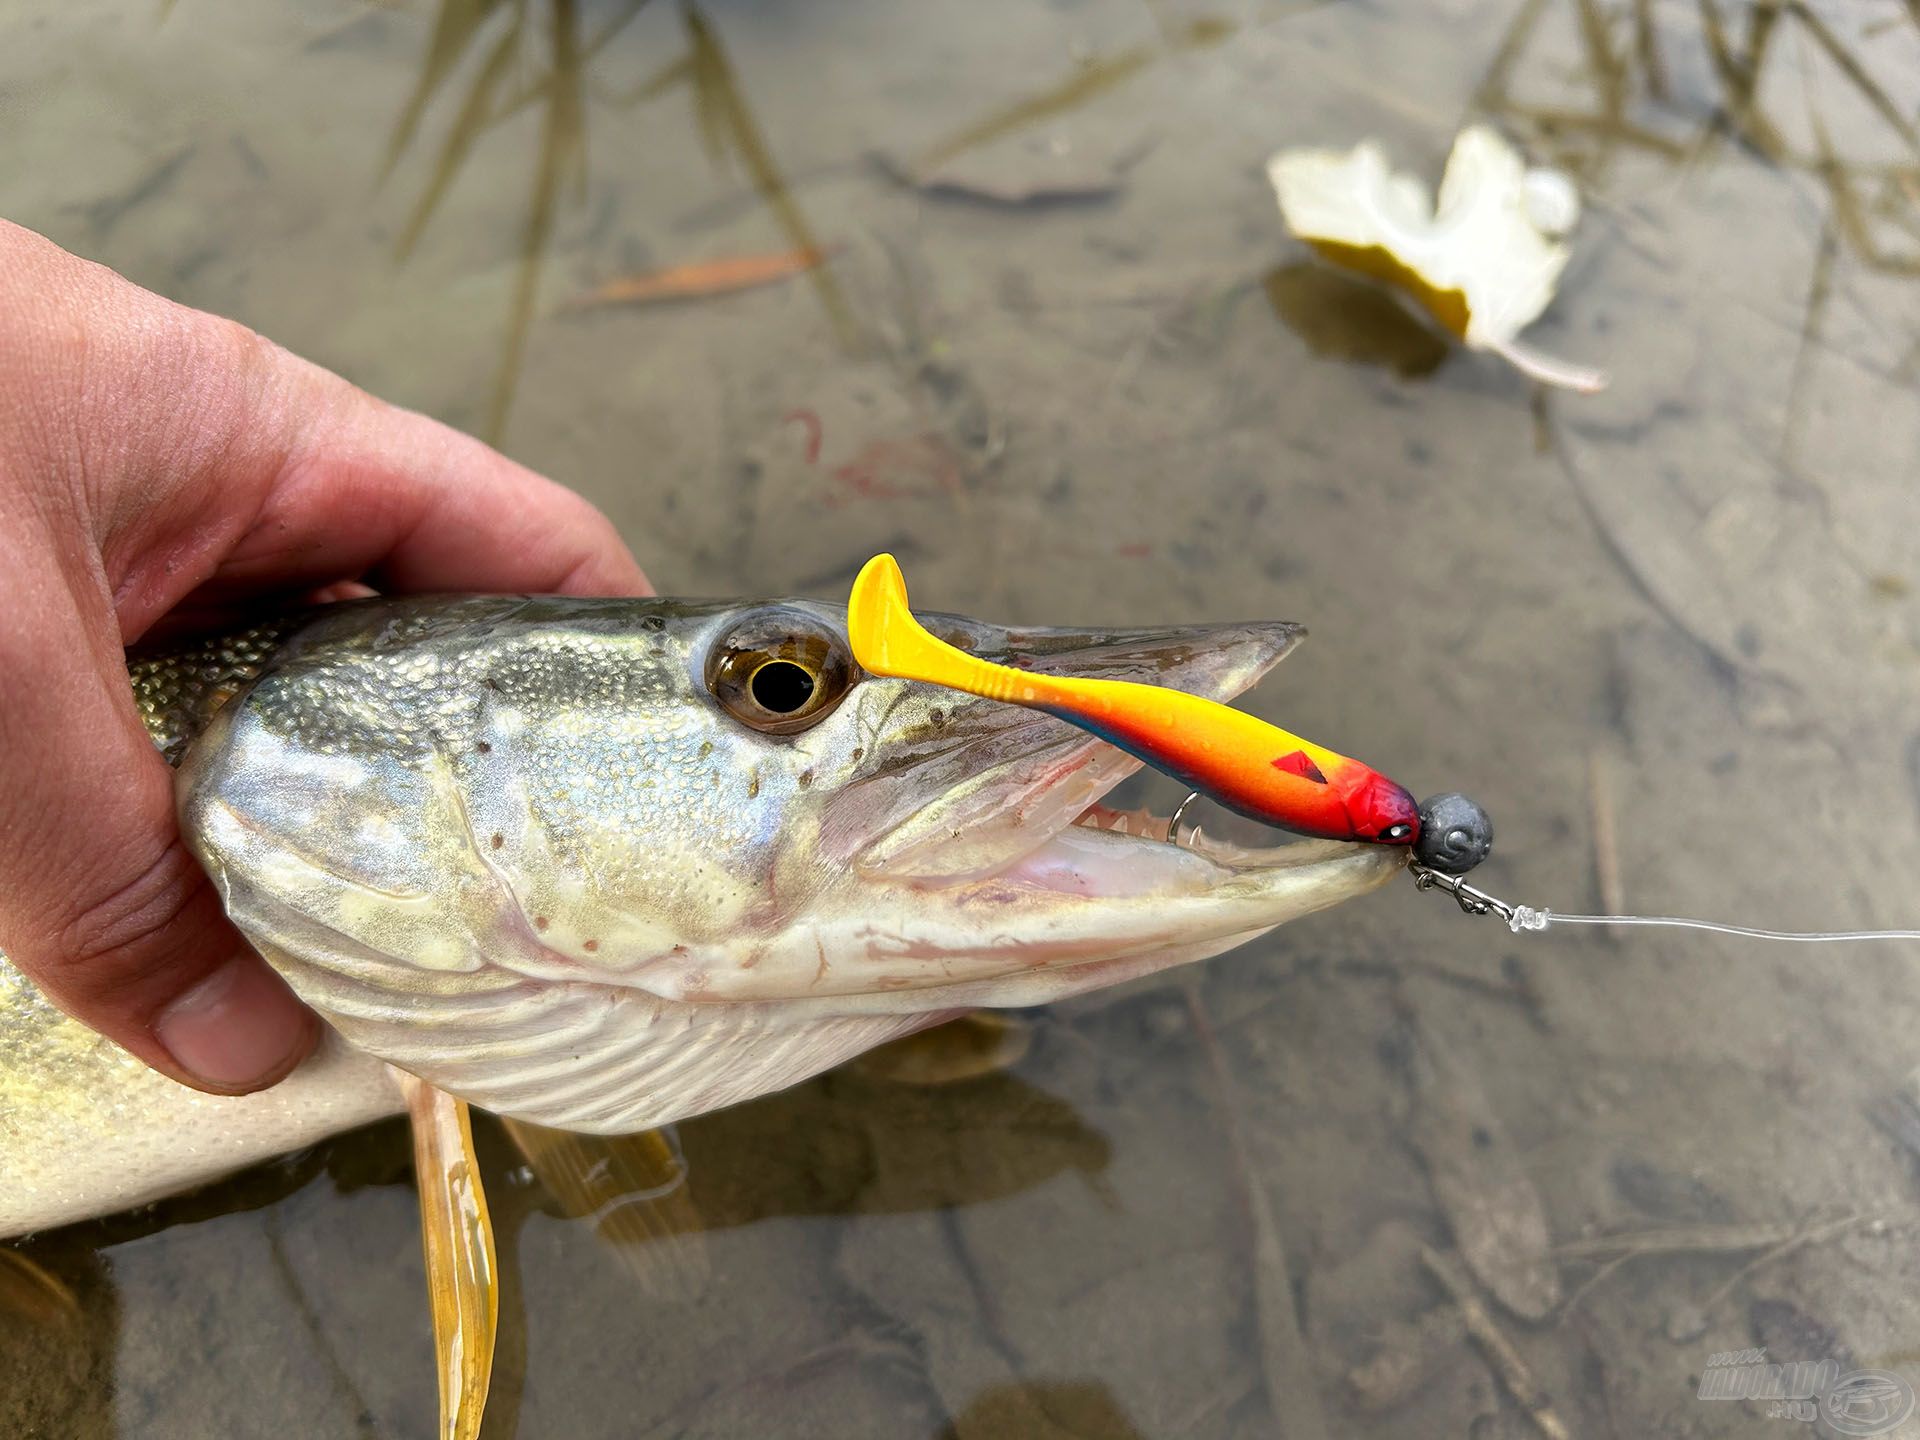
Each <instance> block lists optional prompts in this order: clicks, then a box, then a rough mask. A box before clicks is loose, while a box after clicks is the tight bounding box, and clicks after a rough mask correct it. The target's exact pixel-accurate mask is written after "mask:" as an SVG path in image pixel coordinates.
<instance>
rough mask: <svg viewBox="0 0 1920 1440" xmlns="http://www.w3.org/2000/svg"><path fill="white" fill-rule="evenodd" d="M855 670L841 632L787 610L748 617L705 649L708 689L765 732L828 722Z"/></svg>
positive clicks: (794, 730)
mask: <svg viewBox="0 0 1920 1440" xmlns="http://www.w3.org/2000/svg"><path fill="white" fill-rule="evenodd" d="M854 675H855V671H854V663H853V656H852V654H851V653H850V652H849V651H848V649H847V643H846V641H845V640H844V639H843V638H841V636H840V635H839V634H838V633H837V632H836V631H834V630H832V629H830V628H828V627H827V626H826V625H824V624H822V623H821V622H820V621H819V620H816V619H815V618H814V617H813V616H811V615H808V614H806V613H805V612H803V611H799V610H789V609H786V608H784V607H774V608H770V609H767V610H761V611H757V612H756V613H754V614H753V615H750V616H748V617H747V618H746V619H744V620H742V621H740V622H739V623H738V624H736V625H735V626H734V627H733V628H732V629H731V630H729V631H727V633H726V634H724V635H722V636H721V637H720V638H719V640H718V641H717V642H716V643H715V644H714V646H713V648H712V649H711V650H710V651H709V652H708V654H707V673H706V682H707V690H708V691H709V692H710V693H711V694H712V695H713V698H714V699H716V700H718V701H719V702H720V704H721V705H722V706H724V707H725V709H726V711H727V713H728V714H729V715H731V716H733V718H734V719H736V720H738V721H739V722H740V723H741V724H743V725H747V726H751V727H752V728H753V729H755V730H758V731H760V732H762V733H763V734H767V735H793V734H797V733H798V732H799V731H802V730H805V729H808V728H809V727H811V726H813V725H816V724H818V723H819V722H820V721H821V720H824V719H825V718H826V717H827V716H828V715H829V714H831V713H832V711H833V708H834V707H835V706H836V705H838V704H839V703H840V700H841V697H843V696H844V695H845V694H846V693H847V691H848V690H849V689H851V688H852V686H853V681H854Z"/></svg>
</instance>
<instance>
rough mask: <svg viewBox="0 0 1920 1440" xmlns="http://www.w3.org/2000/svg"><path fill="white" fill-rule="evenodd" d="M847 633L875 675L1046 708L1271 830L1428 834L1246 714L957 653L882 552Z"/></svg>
mask: <svg viewBox="0 0 1920 1440" xmlns="http://www.w3.org/2000/svg"><path fill="white" fill-rule="evenodd" d="M847 634H848V637H849V639H851V640H852V642H853V655H854V658H855V659H856V660H858V661H859V662H860V664H861V665H862V666H863V667H865V668H866V669H867V670H868V671H870V672H871V673H873V674H875V675H890V676H894V677H897V678H899V679H903V680H923V681H927V682H929V683H931V684H934V685H945V686H947V687H948V688H949V689H953V690H964V691H966V692H967V693H968V694H970V695H979V696H982V697H984V698H986V699H989V700H1003V701H1007V702H1010V703H1012V704H1015V705H1025V706H1029V707H1031V708H1032V709H1035V710H1044V711H1045V712H1046V713H1047V714H1049V715H1057V716H1058V717H1060V718H1061V719H1062V720H1066V721H1070V722H1071V723H1073V724H1075V725H1078V726H1080V727H1081V728H1082V729H1083V730H1090V731H1092V732H1093V733H1094V734H1095V735H1098V736H1099V737H1100V738H1101V739H1102V740H1105V741H1108V742H1109V743H1111V744H1114V745H1117V746H1119V747H1120V748H1121V749H1122V750H1125V751H1126V752H1127V753H1128V754H1129V755H1133V756H1136V757H1138V758H1139V759H1141V760H1144V761H1145V762H1146V763H1147V764H1149V765H1152V766H1153V767H1155V768H1156V769H1159V770H1164V771H1166V772H1167V773H1169V774H1171V775H1174V776H1176V777H1178V778H1179V779H1181V780H1184V781H1185V782H1186V783H1187V784H1189V785H1191V786H1193V788H1194V789H1196V790H1198V791H1200V792H1201V793H1202V794H1205V795H1208V796H1211V797H1212V798H1213V799H1215V800H1217V801H1219V802H1220V803H1221V804H1222V805H1225V806H1227V807H1228V808H1229V809H1231V810H1237V811H1239V812H1240V813H1241V814H1242V815H1246V816H1249V817H1251V818H1252V819H1255V820H1259V821H1262V822H1264V823H1265V824H1268V825H1279V826H1282V827H1284V828H1285V829H1288V830H1296V831H1299V832H1300V833H1301V834H1304V835H1318V836H1324V837H1325V838H1327V839H1332V840H1371V841H1375V842H1377V843H1379V844H1383V845H1412V844H1414V843H1415V842H1416V841H1417V840H1418V839H1419V838H1420V809H1419V807H1418V806H1417V805H1416V804H1415V803H1414V799H1413V796H1412V795H1410V794H1409V793H1408V792H1407V791H1406V789H1405V788H1404V787H1402V786H1400V785H1397V784H1395V783H1394V782H1393V781H1392V780H1389V779H1388V778H1387V777H1386V776H1384V775H1382V774H1381V773H1380V772H1379V771H1377V770H1374V769H1372V768H1371V767H1369V766H1366V765H1363V764H1361V763H1360V762H1359V761H1358V760H1354V759H1350V758H1349V757H1347V756H1345V755H1340V754H1336V753H1335V752H1334V751H1332V750H1329V749H1327V748H1326V747H1325V746H1321V745H1316V744H1314V743H1313V742H1312V741H1311V740H1303V739H1301V738H1300V737H1299V736H1298V735H1293V734H1290V733H1288V732H1287V731H1285V730H1282V729H1280V728H1279V727H1278V726H1275V725H1269V724H1268V723H1267V722H1266V721H1264V720H1261V719H1258V718H1257V717H1255V716H1252V715H1248V714H1246V713H1245V712H1244V711H1240V710H1235V709H1233V708H1232V707H1231V706H1228V705H1221V704H1218V703H1217V702H1215V701H1212V700H1204V699H1202V698H1201V697H1199V696H1198V695H1188V694H1186V693H1185V692H1183V691H1179V690H1167V689H1163V688H1161V687H1160V686H1158V685H1141V684H1136V683H1135V682H1133V681H1130V680H1083V679H1077V678H1070V677H1066V676H1060V675H1037V674H1033V673H1031V672H1029V671H1026V670H1016V669H1013V668H1012V667H1010V666H1006V665H995V664H993V663H991V662H990V661H986V660H982V659H980V658H979V657H978V656H976V655H969V654H967V653H966V652H965V651H964V650H957V649H955V648H954V647H953V646H951V645H949V644H947V643H946V642H945V641H943V640H939V639H937V638H935V637H934V636H932V635H930V634H928V633H927V631H926V629H925V628H924V627H922V626H921V624H920V622H919V621H917V620H915V619H914V618H913V612H912V611H911V610H910V609H909V608H908V606H907V582H906V578H905V577H904V576H902V575H901V573H900V566H899V564H898V563H897V562H896V561H895V560H894V558H893V556H891V555H876V556H874V557H873V559H871V560H869V561H868V562H867V564H866V566H865V568H864V569H862V570H861V572H860V575H859V578H857V579H856V580H855V581H854V582H853V594H852V596H851V597H850V599H849V600H848V602H847Z"/></svg>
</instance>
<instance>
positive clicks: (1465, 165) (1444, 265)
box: [1267, 125, 1607, 393]
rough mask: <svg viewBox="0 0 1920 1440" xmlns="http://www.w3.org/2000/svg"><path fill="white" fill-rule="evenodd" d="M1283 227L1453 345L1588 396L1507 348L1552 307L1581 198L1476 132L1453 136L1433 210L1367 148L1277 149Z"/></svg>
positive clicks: (1561, 374) (1274, 171) (1554, 369)
mask: <svg viewBox="0 0 1920 1440" xmlns="http://www.w3.org/2000/svg"><path fill="white" fill-rule="evenodd" d="M1267 176H1268V178H1269V179H1270V180H1272V182H1273V188H1274V192H1275V193H1276V194H1277V195H1278V196H1279V199H1280V213H1281V215H1282V216H1283V217H1284V218H1285V220H1286V222H1287V227H1288V228H1289V229H1290V230H1292V231H1293V233H1294V234H1295V235H1298V236H1299V237H1300V238H1301V239H1302V240H1305V241H1306V242H1307V243H1308V244H1309V245H1311V246H1313V248H1314V249H1315V250H1317V251H1319V253H1320V254H1321V255H1323V256H1324V257H1326V258H1327V259H1328V260H1330V261H1332V262H1333V263H1334V264H1336V265H1339V266H1341V267H1343V268H1345V269H1348V270H1352V271H1354V272H1356V273H1358V274H1361V275H1365V276H1367V277H1368V278H1369V279H1372V280H1376V281H1379V282H1381V283H1383V284H1386V285H1389V286H1391V287H1393V288H1394V289H1395V290H1396V291H1397V292H1399V293H1400V294H1402V295H1404V296H1406V297H1407V298H1409V299H1411V300H1412V301H1414V302H1415V303H1416V304H1417V305H1418V306H1419V307H1420V308H1421V309H1422V310H1423V311H1425V312H1426V314H1428V315H1429V316H1431V317H1432V318H1433V320H1434V321H1436V322H1437V323H1438V324H1439V325H1440V327H1441V328H1442V329H1444V330H1445V331H1447V333H1448V334H1450V335H1452V336H1453V337H1454V338H1455V339H1457V340H1459V341H1461V342H1463V343H1464V344H1466V345H1469V346H1471V347H1473V348H1474V349H1476V350H1490V351H1492V352H1493V353H1494V354H1496V355H1499V356H1500V357H1501V358H1503V359H1505V360H1506V361H1508V362H1509V363H1510V364H1512V365H1513V366H1515V367H1516V368H1517V369H1519V370H1521V371H1522V372H1523V373H1525V374H1527V375H1530V376H1532V377H1533V378H1534V379H1536V380H1540V381H1543V382H1544V383H1546V384H1549V385H1558V386H1561V387H1563V388H1565V389H1569V390H1578V391H1581V392H1583V393H1592V392H1593V391H1596V390H1599V389H1602V388H1604V387H1605V385H1606V383H1607V377H1606V376H1605V375H1604V374H1602V373H1601V372H1600V371H1598V370H1588V369H1584V368H1582V367H1580V366H1577V365H1570V364H1567V363H1565V362H1563V361H1559V360H1555V359H1552V358H1551V357H1549V356H1545V355H1541V354H1540V353H1538V352H1537V351H1534V350H1531V349H1529V348H1527V347H1526V346H1524V345H1522V344H1520V343H1519V341H1518V340H1517V339H1516V338H1515V337H1516V336H1518V334H1519V333H1520V331H1522V330H1523V329H1525V328H1526V327H1527V326H1528V325H1530V324H1532V323H1533V321H1534V320H1535V319H1537V318H1538V317H1539V315H1540V312H1541V311H1543V310H1545V309H1546V308H1547V304H1548V302H1549V301H1551V300H1552V299H1553V290H1554V286H1555V285H1556V284H1557V283H1558V282H1559V279H1560V272H1561V271H1562V270H1564V269H1565V268H1566V264H1567V247H1566V244H1565V236H1566V234H1567V233H1568V232H1569V231H1570V230H1571V229H1572V228H1573V226H1574V224H1575V223H1576V222H1577V221H1578V219H1579V197H1578V194H1577V193H1576V192H1575V191H1574V190H1573V188H1572V186H1571V184H1570V183H1569V182H1567V181H1566V179H1565V177H1563V176H1560V175H1559V174H1557V173H1556V172H1554V171H1547V170H1535V171H1528V170H1527V168H1526V165H1525V163H1524V162H1523V161H1522V160H1521V158H1520V155H1519V153H1518V152H1517V151H1516V150H1515V149H1514V148H1513V147H1512V146H1511V145H1509V144H1508V143H1507V142H1506V141H1505V140H1503V139H1501V138H1500V136H1499V135H1498V134H1496V133H1495V132H1494V131H1493V130H1491V129H1489V128H1487V127H1486V126H1483V125H1475V126H1471V127H1469V128H1468V129H1466V130H1463V131H1461V132H1460V136H1459V138H1458V139H1457V140H1455V141H1454V145H1453V154H1452V155H1451V156H1450V157H1449V158H1448V160H1447V172H1446V175H1445V176H1444V177H1443V178H1442V179H1441V181H1440V199H1439V204H1438V206H1435V205H1434V203H1433V202H1432V201H1431V200H1430V199H1429V197H1428V194H1427V190H1426V187H1425V186H1424V185H1422V184H1421V183H1420V182H1419V181H1418V180H1416V179H1414V178H1413V177H1412V176H1410V175H1400V174H1395V173H1394V172H1393V171H1392V170H1390V169H1388V167H1387V161H1386V156H1385V153H1384V152H1383V151H1382V150H1381V148H1380V146H1379V145H1378V144H1376V143H1374V142H1373V141H1370V140H1369V141H1366V142H1363V143H1362V144H1360V145H1357V146H1355V147H1354V148H1353V149H1352V150H1349V151H1337V150H1283V151H1281V152H1280V153H1279V154H1277V155H1275V156H1274V157H1273V158H1272V159H1271V160H1269V161H1268V162H1267Z"/></svg>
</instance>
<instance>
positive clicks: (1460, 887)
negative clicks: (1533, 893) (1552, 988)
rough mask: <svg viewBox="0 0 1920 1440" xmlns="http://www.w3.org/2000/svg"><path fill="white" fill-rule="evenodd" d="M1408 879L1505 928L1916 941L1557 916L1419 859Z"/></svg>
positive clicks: (1910, 934) (1662, 918)
mask: <svg viewBox="0 0 1920 1440" xmlns="http://www.w3.org/2000/svg"><path fill="white" fill-rule="evenodd" d="M1408 869H1409V870H1411V871H1412V872H1413V882H1414V884H1415V885H1416V886H1418V887H1419V888H1420V889H1422V890H1443V891H1445V892H1446V893H1447V894H1449V895H1451V896H1452V897H1453V898H1454V900H1455V902H1456V903H1458V905H1459V906H1460V908H1461V909H1462V910H1464V911H1465V912H1466V913H1467V914H1469V915H1498V916H1499V917H1500V918H1501V919H1502V920H1504V921H1506V922H1507V928H1508V929H1509V930H1511V931H1512V932H1513V933H1514V934H1516V935H1518V934H1520V933H1522V932H1523V931H1536V930H1545V929H1547V928H1549V927H1550V926H1553V925H1648V926H1664V927H1666V928H1669V929H1675V930H1711V931H1713V932H1714V933H1716V934H1720V935H1738V936H1741V937H1742V938H1744V939H1748V940H1782V941H1786V942H1788V943H1790V944H1797V945H1823V944H1831V943H1834V942H1836V941H1853V940H1920V930H1765V929H1761V928H1759V927H1758V926H1753V925H1723V924H1721V923H1720V922H1719V921H1717V920H1694V919H1691V918H1688V917H1686V916H1682V915H1562V914H1560V913H1559V912H1558V911H1554V910H1549V909H1547V908H1545V907H1544V906H1541V907H1538V908H1536V907H1534V906H1532V905H1511V904H1508V903H1507V902H1506V901H1505V900H1502V899H1500V898H1499V897H1498V896H1495V895H1490V894H1488V893H1487V892H1486V891H1485V890H1482V889H1480V888H1478V887H1477V886H1473V885H1469V884H1468V883H1467V882H1466V881H1465V880H1463V879H1461V878H1460V877H1459V876H1458V875H1445V874H1442V873H1441V872H1440V871H1438V870H1435V869H1433V868H1432V867H1430V866H1427V865H1423V864H1421V863H1420V862H1419V861H1418V860H1414V861H1411V862H1410V863H1409V865H1408Z"/></svg>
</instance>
